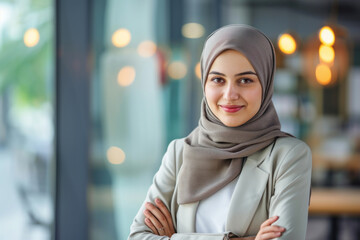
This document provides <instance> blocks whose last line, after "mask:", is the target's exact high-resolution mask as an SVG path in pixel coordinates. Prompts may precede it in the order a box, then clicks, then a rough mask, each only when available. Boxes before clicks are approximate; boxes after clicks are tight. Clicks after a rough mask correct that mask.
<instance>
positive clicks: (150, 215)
mask: <svg viewBox="0 0 360 240" xmlns="http://www.w3.org/2000/svg"><path fill="white" fill-rule="evenodd" d="M144 215H145V216H146V217H147V218H148V219H149V220H150V221H151V223H152V224H153V225H154V227H155V228H156V230H157V235H159V236H162V235H165V227H164V226H163V225H162V224H161V223H160V222H159V221H158V219H157V218H156V217H155V216H154V215H153V213H152V212H150V211H149V210H145V211H144Z"/></svg>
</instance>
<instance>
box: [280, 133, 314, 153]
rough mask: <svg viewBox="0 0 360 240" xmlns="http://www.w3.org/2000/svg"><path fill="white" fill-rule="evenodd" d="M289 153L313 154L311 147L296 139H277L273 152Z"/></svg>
mask: <svg viewBox="0 0 360 240" xmlns="http://www.w3.org/2000/svg"><path fill="white" fill-rule="evenodd" d="M274 151H275V152H278V153H284V154H286V153H288V152H289V151H306V152H311V150H310V148H309V146H308V145H307V144H306V143H305V142H303V141H301V140H300V139H297V138H295V137H281V138H278V139H276V141H275V142H274V146H273V152H274Z"/></svg>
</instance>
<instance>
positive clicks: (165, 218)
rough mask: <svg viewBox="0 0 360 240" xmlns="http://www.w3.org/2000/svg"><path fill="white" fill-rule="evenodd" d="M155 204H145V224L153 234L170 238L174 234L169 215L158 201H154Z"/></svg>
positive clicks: (163, 205)
mask: <svg viewBox="0 0 360 240" xmlns="http://www.w3.org/2000/svg"><path fill="white" fill-rule="evenodd" d="M155 204H156V205H154V204H152V203H150V202H148V203H146V204H145V208H146V210H145V211H144V215H145V224H146V226H148V227H149V228H150V229H151V230H152V231H153V233H154V234H156V235H159V236H168V237H171V236H172V235H173V234H174V233H175V230H174V224H173V222H172V218H171V214H170V212H169V210H168V209H167V208H166V206H165V204H164V203H163V202H162V201H161V200H160V199H158V198H157V199H155Z"/></svg>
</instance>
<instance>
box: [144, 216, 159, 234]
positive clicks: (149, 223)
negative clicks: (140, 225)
mask: <svg viewBox="0 0 360 240" xmlns="http://www.w3.org/2000/svg"><path fill="white" fill-rule="evenodd" d="M145 224H146V226H148V227H149V228H150V229H151V231H152V232H153V233H154V234H156V235H159V232H158V231H157V229H156V227H155V226H154V224H152V222H151V221H150V219H149V218H145Z"/></svg>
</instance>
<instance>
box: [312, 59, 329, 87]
mask: <svg viewBox="0 0 360 240" xmlns="http://www.w3.org/2000/svg"><path fill="white" fill-rule="evenodd" d="M315 75H316V80H317V81H318V83H320V84H321V85H328V84H329V83H330V82H331V70H330V68H329V67H328V66H327V65H326V64H318V65H317V66H316V72H315Z"/></svg>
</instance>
